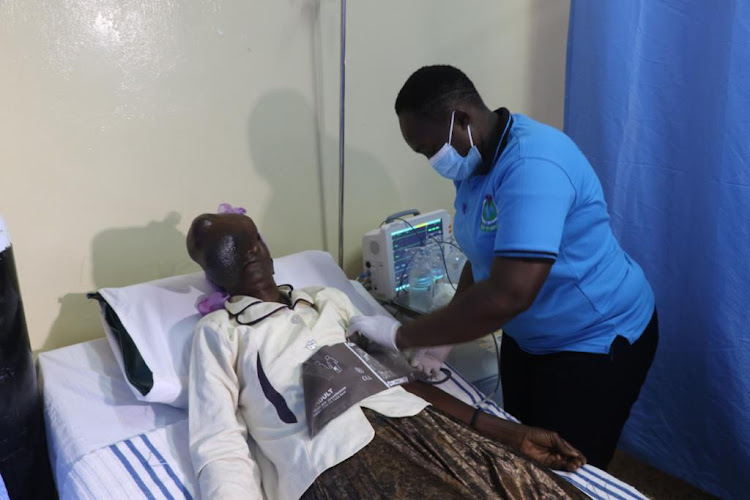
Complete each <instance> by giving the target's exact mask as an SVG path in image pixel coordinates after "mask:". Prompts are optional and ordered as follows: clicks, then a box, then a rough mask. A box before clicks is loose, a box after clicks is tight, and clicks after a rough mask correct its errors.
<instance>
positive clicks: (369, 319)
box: [346, 316, 401, 351]
mask: <svg viewBox="0 0 750 500" xmlns="http://www.w3.org/2000/svg"><path fill="white" fill-rule="evenodd" d="M400 327H401V323H399V322H398V321H396V320H395V319H393V318H391V317H389V316H354V317H353V318H352V319H351V320H350V321H349V328H347V329H346V336H347V337H351V336H352V335H353V334H354V333H355V332H359V333H361V334H362V335H364V336H365V337H367V338H368V339H370V340H371V341H373V342H375V343H376V344H380V345H381V346H383V347H386V348H388V349H391V350H394V351H398V347H396V332H398V329H399V328H400Z"/></svg>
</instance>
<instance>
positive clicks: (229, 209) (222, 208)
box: [216, 203, 247, 215]
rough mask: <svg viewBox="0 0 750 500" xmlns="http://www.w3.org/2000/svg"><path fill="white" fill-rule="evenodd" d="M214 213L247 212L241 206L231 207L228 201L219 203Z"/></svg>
mask: <svg viewBox="0 0 750 500" xmlns="http://www.w3.org/2000/svg"><path fill="white" fill-rule="evenodd" d="M216 213H218V214H240V215H245V214H246V213H247V210H245V209H244V208H243V207H233V206H232V205H230V204H229V203H222V204H221V205H219V208H218V209H217V210H216Z"/></svg>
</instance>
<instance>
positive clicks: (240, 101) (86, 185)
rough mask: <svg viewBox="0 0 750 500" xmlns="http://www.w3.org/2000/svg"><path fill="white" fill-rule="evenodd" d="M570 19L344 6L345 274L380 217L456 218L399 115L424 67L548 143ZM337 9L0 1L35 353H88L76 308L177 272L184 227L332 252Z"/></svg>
mask: <svg viewBox="0 0 750 500" xmlns="http://www.w3.org/2000/svg"><path fill="white" fill-rule="evenodd" d="M568 8H569V1H568V0H563V1H557V0H535V1H529V0H512V1H510V0H507V1H503V2H498V1H492V0H471V1H468V0H463V1H461V2H457V1H453V0H411V1H409V2H403V1H399V0H387V1H384V0H381V1H378V2H364V1H352V0H350V1H349V2H348V58H347V59H348V66H347V67H348V74H347V76H348V93H347V141H346V144H347V148H346V160H347V178H346V197H347V201H346V221H345V222H346V225H345V229H346V242H345V248H346V255H345V258H346V260H345V262H346V265H345V268H346V270H347V272H348V273H349V274H350V275H351V274H355V273H356V272H357V271H358V268H359V266H360V263H359V259H360V249H359V240H360V238H361V236H362V234H363V233H364V232H365V231H367V230H368V229H371V228H373V227H375V226H376V225H377V224H378V223H379V222H380V220H382V218H383V216H384V215H387V214H389V213H391V212H395V211H398V210H402V209H404V208H411V207H417V208H420V209H422V210H429V209H434V208H439V207H444V208H450V207H451V205H452V190H451V186H450V183H448V182H443V181H442V180H441V179H440V178H439V177H438V176H437V174H435V173H433V172H432V171H431V170H430V169H429V167H428V166H427V163H426V161H425V160H424V159H423V158H421V157H419V156H417V155H415V154H413V153H412V152H411V151H410V150H409V149H408V148H407V146H406V145H405V144H404V143H403V140H402V139H401V136H400V133H399V129H398V124H397V120H396V117H395V115H394V113H393V102H394V99H395V97H396V94H397V92H398V90H399V88H400V86H401V84H403V82H404V81H405V80H406V78H407V77H408V76H409V74H410V73H411V72H412V71H414V70H415V69H417V68H418V67H420V66H422V65H425V64H432V63H449V64H454V65H456V66H458V67H460V68H462V69H463V70H464V71H466V72H467V73H468V75H469V76H470V77H471V78H472V79H473V80H474V81H475V83H476V84H477V87H478V88H479V91H480V92H481V93H482V95H483V96H484V97H485V100H486V101H487V103H488V104H490V105H493V106H501V105H503V106H507V107H509V108H510V109H511V110H512V111H514V112H524V113H527V114H530V115H531V116H534V117H535V118H538V119H540V120H543V121H546V122H548V123H551V124H553V125H557V126H560V125H561V123H562V106H563V91H564V68H565V41H566V33H567V16H568ZM338 15H339V3H338V2H336V1H332V0H319V1H315V0H284V1H282V0H225V1H220V0H190V1H188V0H69V1H66V2H57V3H54V5H53V3H51V2H46V1H44V0H4V1H2V2H0V61H2V67H3V75H2V78H0V135H1V136H2V138H3V141H2V142H3V146H2V147H1V148H0V214H2V216H3V217H4V218H5V220H6V223H7V225H8V228H9V230H10V232H11V234H12V236H13V243H14V248H15V254H16V260H17V264H18V267H19V275H20V276H19V277H20V280H21V287H22V291H23V296H24V301H25V308H26V315H27V319H28V322H29V330H30V336H31V340H32V346H33V348H34V349H50V348H54V347H59V346H62V345H67V344H71V343H74V342H79V341H83V340H87V339H91V338H94V337H97V336H100V335H101V329H100V327H99V324H98V316H97V309H96V306H95V305H94V304H91V303H88V302H87V301H86V300H85V298H84V293H85V292H87V291H90V290H94V289H96V288H100V287H106V286H121V285H125V284H129V283H135V282H139V281H144V280H148V279H154V278H158V277H163V276H168V275H172V274H175V273H182V272H188V271H191V270H193V269H195V267H194V266H193V265H192V264H191V263H190V262H189V260H188V258H187V256H186V255H185V251H184V241H183V240H184V234H185V232H186V230H187V227H188V225H189V223H190V221H191V220H192V218H193V217H194V216H195V215H197V214H199V213H202V212H206V211H213V210H214V209H215V208H216V206H217V205H218V204H219V203H220V202H222V201H229V202H232V203H234V204H239V205H242V206H245V207H246V208H247V209H248V210H249V213H250V214H251V215H252V216H253V217H254V218H255V219H256V221H257V222H258V223H259V225H260V227H261V229H262V231H263V233H264V235H265V237H266V239H267V240H268V241H269V243H270V246H271V249H272V251H273V252H274V253H275V254H277V255H282V254H285V253H289V252H294V251H298V250H302V249H307V248H327V249H329V251H331V252H332V253H333V254H334V256H335V253H336V250H337V243H336V237H337V226H336V224H337V210H336V206H337V205H336V204H337V182H338V173H337V172H338V54H339V45H338V26H339V18H338Z"/></svg>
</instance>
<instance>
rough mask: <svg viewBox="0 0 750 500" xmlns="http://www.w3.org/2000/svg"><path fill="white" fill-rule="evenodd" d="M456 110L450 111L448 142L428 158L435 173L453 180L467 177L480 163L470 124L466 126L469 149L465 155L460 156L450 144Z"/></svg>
mask: <svg viewBox="0 0 750 500" xmlns="http://www.w3.org/2000/svg"><path fill="white" fill-rule="evenodd" d="M455 117H456V112H455V111H454V112H453V113H451V128H450V131H449V132H448V142H446V143H445V144H444V145H443V147H442V148H440V151H438V152H437V153H435V154H434V155H432V156H431V157H430V159H429V162H430V165H432V168H434V169H435V170H436V171H437V173H439V174H440V175H442V176H443V177H445V178H447V179H452V180H454V181H463V180H465V179H468V178H469V177H470V176H471V174H472V173H474V171H475V170H476V169H477V168H478V167H479V166H480V165H481V164H482V155H481V154H480V153H479V150H478V149H477V147H476V146H475V145H474V139H473V138H472V137H471V125H469V126H468V127H467V129H468V132H469V142H470V143H471V149H470V150H469V152H468V153H467V154H466V156H461V155H460V154H459V153H458V151H456V148H454V147H453V146H451V140H452V139H453V121H454V119H455Z"/></svg>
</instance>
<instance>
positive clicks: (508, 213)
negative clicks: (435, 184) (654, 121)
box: [454, 114, 654, 354]
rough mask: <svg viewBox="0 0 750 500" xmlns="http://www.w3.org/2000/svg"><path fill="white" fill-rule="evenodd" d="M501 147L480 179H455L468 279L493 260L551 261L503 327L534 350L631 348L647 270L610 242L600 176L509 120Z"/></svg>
mask: <svg viewBox="0 0 750 500" xmlns="http://www.w3.org/2000/svg"><path fill="white" fill-rule="evenodd" d="M512 117H513V122H512V125H511V127H510V130H509V132H508V134H509V135H508V139H507V144H505V147H504V148H503V149H502V151H501V152H500V154H499V156H498V157H497V158H496V159H495V163H494V165H493V167H492V169H491V170H490V172H489V173H488V174H486V175H476V176H473V177H470V178H469V179H467V180H465V181H458V182H456V202H455V209H456V217H455V221H454V233H455V237H456V240H457V241H458V243H459V245H460V246H461V248H462V250H463V251H464V253H466V256H467V257H468V258H469V261H470V262H471V266H472V270H473V273H474V281H475V282H477V281H481V280H486V279H487V278H488V277H489V275H490V267H491V265H492V260H493V259H494V258H495V257H496V256H501V257H533V258H544V259H551V260H554V264H553V265H552V269H551V270H550V273H549V277H548V278H547V280H546V281H545V283H544V285H543V286H542V288H541V290H540V291H539V294H538V295H537V298H536V300H535V301H534V303H533V304H532V306H531V307H530V308H529V309H528V310H526V311H524V312H523V313H521V314H519V315H518V316H516V317H515V318H513V319H512V320H511V321H509V322H508V323H506V324H505V325H503V330H504V331H505V333H506V334H508V335H510V336H511V337H513V339H515V340H516V341H517V342H518V344H519V345H520V346H521V348H522V349H523V350H524V351H526V352H529V353H532V354H548V353H552V352H558V351H580V352H590V353H602V354H604V353H608V352H609V348H610V345H611V344H612V341H613V340H614V339H615V337H616V336H617V335H622V336H623V337H625V338H626V339H628V340H629V341H630V342H631V343H632V342H634V341H635V340H637V339H638V337H639V336H640V334H641V333H642V332H643V330H644V329H645V327H646V325H647V324H648V322H649V320H650V319H651V315H652V313H653V310H654V294H653V291H652V290H651V287H650V285H649V284H648V281H646V277H645V276H644V274H643V270H642V269H641V268H640V266H639V265H638V264H637V263H636V262H635V261H634V260H633V259H631V258H630V257H629V256H628V255H627V254H626V253H625V251H623V249H622V248H620V245H619V244H618V243H617V241H616V240H615V237H614V235H613V234H612V230H611V228H610V225H609V215H608V213H607V205H606V203H605V202H604V194H603V192H602V187H601V184H600V183H599V179H598V178H597V176H596V174H595V173H594V170H593V168H592V167H591V165H590V164H589V162H588V160H586V157H585V156H584V155H583V153H582V152H581V151H580V150H579V149H578V147H577V146H576V145H575V144H574V143H573V141H572V140H571V139H570V138H569V137H568V136H566V135H565V134H563V133H562V132H560V131H559V130H557V129H554V128H552V127H549V126H547V125H544V124H542V123H539V122H536V121H534V120H532V119H530V118H527V117H526V116H523V115H520V114H513V115H512Z"/></svg>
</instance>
